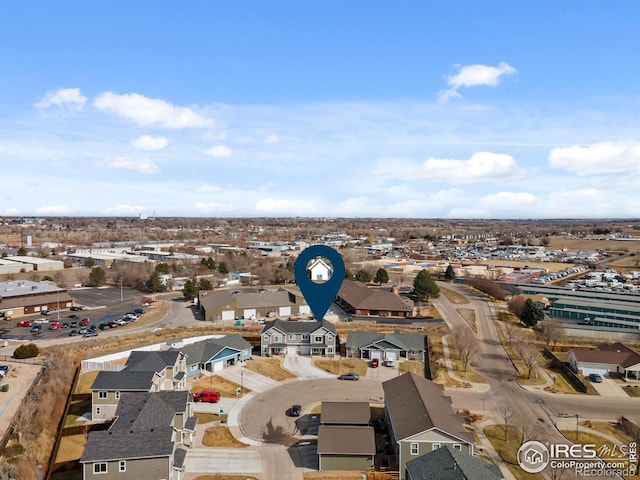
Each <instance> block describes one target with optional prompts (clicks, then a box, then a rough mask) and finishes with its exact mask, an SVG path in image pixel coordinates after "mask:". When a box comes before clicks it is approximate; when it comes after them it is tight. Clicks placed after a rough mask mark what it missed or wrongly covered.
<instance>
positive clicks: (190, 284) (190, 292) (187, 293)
mask: <svg viewBox="0 0 640 480" xmlns="http://www.w3.org/2000/svg"><path fill="white" fill-rule="evenodd" d="M182 295H184V298H185V300H193V299H194V298H196V295H198V289H197V288H196V282H195V281H194V280H187V281H186V282H184V287H183V289H182Z"/></svg>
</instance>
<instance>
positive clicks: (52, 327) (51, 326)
mask: <svg viewBox="0 0 640 480" xmlns="http://www.w3.org/2000/svg"><path fill="white" fill-rule="evenodd" d="M60 328H62V324H61V323H60V322H51V323H50V324H49V330H58V329H60Z"/></svg>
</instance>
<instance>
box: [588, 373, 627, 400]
mask: <svg viewBox="0 0 640 480" xmlns="http://www.w3.org/2000/svg"><path fill="white" fill-rule="evenodd" d="M587 381H588V380H587ZM591 385H593V388H595V389H596V391H597V392H598V393H599V394H600V396H602V397H623V398H629V395H627V394H626V393H625V392H624V390H622V388H621V387H620V385H618V384H617V383H616V382H615V380H612V379H610V378H603V379H602V383H596V382H591Z"/></svg>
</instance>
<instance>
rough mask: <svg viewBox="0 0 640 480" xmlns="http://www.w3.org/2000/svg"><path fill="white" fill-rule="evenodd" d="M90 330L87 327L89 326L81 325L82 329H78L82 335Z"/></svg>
mask: <svg viewBox="0 0 640 480" xmlns="http://www.w3.org/2000/svg"><path fill="white" fill-rule="evenodd" d="M88 331H89V330H88V329H87V327H81V328H80V330H78V333H79V334H80V335H84V334H85V333H87V332H88Z"/></svg>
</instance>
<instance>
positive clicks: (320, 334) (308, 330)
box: [260, 318, 337, 356]
mask: <svg viewBox="0 0 640 480" xmlns="http://www.w3.org/2000/svg"><path fill="white" fill-rule="evenodd" d="M336 339H337V334H336V327H335V325H334V324H332V323H331V322H328V321H327V320H322V322H318V321H315V320H313V321H287V320H280V319H279V318H277V319H275V320H273V321H271V322H267V323H266V324H265V325H264V327H263V328H262V332H261V334H260V352H261V354H262V355H285V354H296V353H297V354H300V355H328V356H333V355H335V353H336V343H337V341H336Z"/></svg>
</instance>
